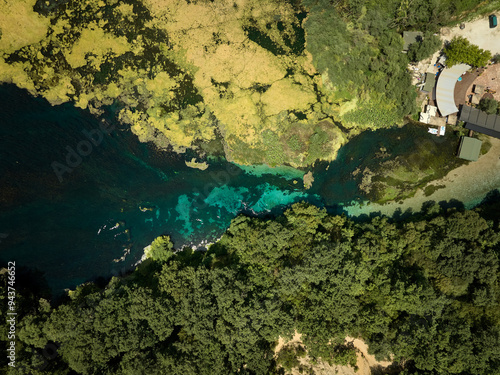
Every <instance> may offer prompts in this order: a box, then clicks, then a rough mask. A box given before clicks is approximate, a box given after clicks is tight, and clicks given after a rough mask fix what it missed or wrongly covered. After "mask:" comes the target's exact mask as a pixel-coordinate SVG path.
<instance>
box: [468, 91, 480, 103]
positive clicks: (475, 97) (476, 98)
mask: <svg viewBox="0 0 500 375" xmlns="http://www.w3.org/2000/svg"><path fill="white" fill-rule="evenodd" d="M480 101H481V95H478V94H472V95H471V98H470V102H471V103H472V104H475V105H478V104H479V102H480Z"/></svg>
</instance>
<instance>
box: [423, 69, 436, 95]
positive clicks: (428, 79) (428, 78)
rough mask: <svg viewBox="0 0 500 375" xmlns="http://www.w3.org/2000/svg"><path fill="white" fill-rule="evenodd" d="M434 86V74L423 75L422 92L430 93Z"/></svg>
mask: <svg viewBox="0 0 500 375" xmlns="http://www.w3.org/2000/svg"><path fill="white" fill-rule="evenodd" d="M435 85H436V75H435V74H434V73H429V72H427V73H425V84H424V87H422V91H424V92H432V90H434V86H435Z"/></svg>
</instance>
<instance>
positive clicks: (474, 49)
mask: <svg viewBox="0 0 500 375" xmlns="http://www.w3.org/2000/svg"><path fill="white" fill-rule="evenodd" d="M444 53H445V54H446V65H447V66H449V67H450V66H453V65H456V64H460V63H463V64H468V65H471V66H474V67H481V66H485V65H486V64H488V61H489V60H490V59H491V57H492V56H491V52H490V51H485V50H483V49H482V48H479V47H478V46H476V45H475V44H471V43H470V42H469V41H468V40H467V39H465V38H462V37H455V38H453V40H452V41H451V42H450V44H448V45H447V46H446V47H445V50H444Z"/></svg>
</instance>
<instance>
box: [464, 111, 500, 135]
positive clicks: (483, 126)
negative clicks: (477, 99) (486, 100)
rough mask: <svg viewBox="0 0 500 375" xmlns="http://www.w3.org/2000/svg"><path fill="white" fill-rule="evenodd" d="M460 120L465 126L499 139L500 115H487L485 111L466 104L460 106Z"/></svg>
mask: <svg viewBox="0 0 500 375" xmlns="http://www.w3.org/2000/svg"><path fill="white" fill-rule="evenodd" d="M460 121H463V122H465V123H466V124H465V128H466V129H470V130H474V131H477V132H479V133H483V134H486V135H489V136H492V137H495V138H499V139H500V116H497V115H495V114H493V115H488V114H487V113H486V112H483V111H480V110H479V109H477V108H472V107H469V106H467V105H464V106H462V110H461V112H460Z"/></svg>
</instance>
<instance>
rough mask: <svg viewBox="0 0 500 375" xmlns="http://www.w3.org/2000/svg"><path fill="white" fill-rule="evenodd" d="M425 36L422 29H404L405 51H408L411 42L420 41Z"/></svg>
mask: <svg viewBox="0 0 500 375" xmlns="http://www.w3.org/2000/svg"><path fill="white" fill-rule="evenodd" d="M423 37H424V33H423V32H421V31H403V41H404V44H403V51H405V52H406V51H408V48H409V47H410V44H412V43H415V42H419V41H421V40H422V38H423Z"/></svg>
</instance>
